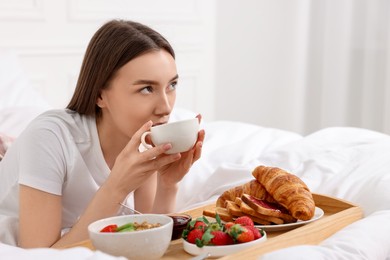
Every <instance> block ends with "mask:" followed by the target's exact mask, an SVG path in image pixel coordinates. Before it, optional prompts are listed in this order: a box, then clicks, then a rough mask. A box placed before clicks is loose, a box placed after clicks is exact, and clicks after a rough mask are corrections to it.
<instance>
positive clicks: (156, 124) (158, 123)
mask: <svg viewBox="0 0 390 260" xmlns="http://www.w3.org/2000/svg"><path fill="white" fill-rule="evenodd" d="M166 123H167V122H166V121H164V122H156V123H153V126H158V125H163V124H166Z"/></svg>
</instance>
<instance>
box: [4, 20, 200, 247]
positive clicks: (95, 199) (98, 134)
mask: <svg viewBox="0 0 390 260" xmlns="http://www.w3.org/2000/svg"><path fill="white" fill-rule="evenodd" d="M174 58H175V54H174V51H173V49H172V47H171V46H170V44H169V43H168V42H167V41H166V40H165V39H164V37H163V36H161V35H160V34H159V33H157V32H156V31H154V30H152V29H151V28H148V27H146V26H144V25H142V24H139V23H135V22H131V21H116V20H113V21H110V22H108V23H106V24H105V25H103V26H102V27H101V28H100V29H99V30H98V31H97V32H96V33H95V35H94V36H93V38H92V39H91V42H90V43H89V46H88V48H87V50H86V54H85V57H84V61H83V64H82V67H81V71H80V75H79V79H78V82H77V86H76V89H75V92H74V95H73V97H72V99H71V101H70V103H69V105H68V106H67V109H65V110H53V111H48V112H46V113H44V114H42V115H40V116H39V117H37V118H36V119H35V120H34V121H33V122H32V123H31V124H30V125H29V126H28V127H27V129H26V130H25V131H24V132H23V133H22V134H21V135H20V136H19V137H18V139H17V140H16V141H15V143H14V144H13V145H12V146H11V148H10V149H9V150H8V151H7V153H6V155H5V157H4V159H3V161H2V162H1V164H0V176H1V177H0V180H1V181H0V182H1V184H0V185H1V186H0V188H1V189H0V215H3V217H2V219H0V224H1V222H3V224H4V225H2V226H5V225H8V227H9V229H16V230H19V232H18V236H17V235H16V237H12V236H11V239H9V236H7V234H4V231H3V235H2V234H1V232H2V231H0V241H2V242H7V243H11V244H12V243H15V244H16V243H17V244H18V245H19V246H21V247H24V248H32V247H63V246H66V245H69V244H71V243H75V242H78V241H81V240H83V239H87V238H88V233H87V226H88V224H90V223H91V222H93V221H95V220H97V219H101V218H105V217H108V216H112V215H115V214H117V212H118V210H119V206H120V205H119V203H120V202H123V201H124V200H126V198H127V197H128V196H129V194H132V193H133V196H134V205H133V206H134V207H135V209H136V210H138V211H141V212H144V213H146V212H155V213H167V212H172V211H173V210H174V206H175V197H176V193H177V189H178V182H179V181H180V180H181V179H182V178H183V177H184V175H185V174H186V173H187V172H188V171H189V169H190V167H191V166H192V164H193V163H194V162H195V161H196V160H198V159H199V158H200V156H201V150H202V142H203V140H204V131H203V130H201V131H199V134H198V141H197V143H196V144H195V145H194V147H193V148H192V149H191V150H190V151H188V152H185V153H181V154H180V153H178V154H172V155H166V154H164V152H165V151H167V150H169V149H170V148H171V145H170V144H164V145H161V146H157V147H155V148H152V149H149V150H146V151H143V152H140V151H139V146H140V137H141V135H142V133H143V132H145V131H147V130H149V128H150V127H151V126H152V125H156V124H164V123H166V122H167V121H168V119H169V115H170V113H171V111H172V108H173V105H174V103H175V98H176V92H175V90H176V85H177V81H178V75H177V70H176V65H175V59H174ZM198 118H199V120H200V116H198ZM4 216H6V217H4ZM18 222H19V226H17V223H18ZM66 228H69V232H67V233H66V234H65V235H63V236H61V231H62V230H64V229H66Z"/></svg>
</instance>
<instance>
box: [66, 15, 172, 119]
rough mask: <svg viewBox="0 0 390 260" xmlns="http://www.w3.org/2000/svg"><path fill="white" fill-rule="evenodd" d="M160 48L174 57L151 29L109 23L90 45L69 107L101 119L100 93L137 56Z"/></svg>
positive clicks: (125, 22)
mask: <svg viewBox="0 0 390 260" xmlns="http://www.w3.org/2000/svg"><path fill="white" fill-rule="evenodd" d="M161 49H164V50H166V51H167V52H169V53H170V54H171V55H172V57H173V58H175V53H174V51H173V49H172V47H171V45H170V44H169V42H168V41H167V40H166V39H165V38H164V37H163V36H162V35H161V34H159V33H158V32H156V31H154V30H153V29H151V28H149V27H148V26H145V25H143V24H140V23H136V22H132V21H124V20H112V21H109V22H107V23H106V24H104V25H103V26H102V27H101V28H100V29H99V30H98V31H97V32H96V33H95V34H94V36H93V37H92V39H91V41H90V42H89V45H88V47H87V50H86V53H85V56H84V60H83V63H82V65H81V69H80V75H79V78H78V81H77V85H76V89H75V91H74V93H73V97H72V99H71V100H70V102H69V104H68V106H67V108H68V109H71V110H74V111H76V112H78V113H80V114H85V115H96V116H97V117H99V116H100V114H101V109H100V108H99V107H98V106H97V105H96V101H97V98H98V97H99V95H100V93H101V90H102V89H105V88H107V87H108V86H109V84H108V83H109V81H110V79H111V78H112V76H113V75H114V74H115V73H116V72H117V71H118V70H119V69H120V68H121V67H122V66H124V65H125V64H126V63H128V62H129V61H130V60H132V59H134V58H136V57H137V56H139V55H141V54H144V53H145V52H148V51H151V50H161Z"/></svg>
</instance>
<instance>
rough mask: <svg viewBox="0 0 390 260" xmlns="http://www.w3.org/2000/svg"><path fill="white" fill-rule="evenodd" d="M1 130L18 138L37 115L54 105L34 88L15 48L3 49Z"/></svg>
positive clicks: (0, 58) (0, 54)
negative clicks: (13, 49)
mask: <svg viewBox="0 0 390 260" xmlns="http://www.w3.org/2000/svg"><path fill="white" fill-rule="evenodd" d="M0 93H1V94H0V132H1V133H4V134H7V135H9V136H13V137H17V136H18V135H19V134H20V132H21V131H22V130H23V129H24V128H25V127H26V126H27V124H28V123H29V122H30V121H31V120H32V119H33V118H35V117H36V116H37V115H39V114H40V113H42V112H43V111H46V110H48V109H49V108H50V105H49V104H48V102H46V101H45V99H44V98H43V97H42V96H41V95H40V94H39V93H38V92H37V91H36V90H35V89H34V88H33V87H32V85H31V84H30V82H29V80H28V77H27V75H26V73H25V72H24V71H23V69H22V66H21V64H20V62H19V59H18V57H17V55H16V54H15V52H14V51H12V50H6V49H0Z"/></svg>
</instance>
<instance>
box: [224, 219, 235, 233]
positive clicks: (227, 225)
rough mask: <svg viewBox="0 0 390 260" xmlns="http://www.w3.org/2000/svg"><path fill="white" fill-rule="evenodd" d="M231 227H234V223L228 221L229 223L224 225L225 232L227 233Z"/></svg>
mask: <svg viewBox="0 0 390 260" xmlns="http://www.w3.org/2000/svg"><path fill="white" fill-rule="evenodd" d="M233 225H234V223H233V222H231V221H230V222H226V223H225V231H226V232H228V233H229V231H230V228H231V227H232V226H233Z"/></svg>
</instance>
